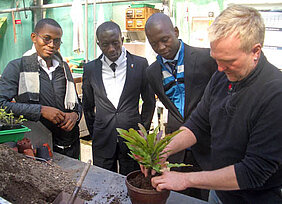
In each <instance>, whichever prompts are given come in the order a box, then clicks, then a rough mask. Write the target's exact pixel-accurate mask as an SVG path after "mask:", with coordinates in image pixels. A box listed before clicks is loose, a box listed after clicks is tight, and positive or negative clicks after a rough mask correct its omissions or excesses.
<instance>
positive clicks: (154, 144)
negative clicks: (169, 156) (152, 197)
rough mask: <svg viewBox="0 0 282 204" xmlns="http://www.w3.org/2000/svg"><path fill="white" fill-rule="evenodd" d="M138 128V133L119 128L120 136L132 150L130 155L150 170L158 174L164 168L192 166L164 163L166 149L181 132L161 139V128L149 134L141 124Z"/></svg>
mask: <svg viewBox="0 0 282 204" xmlns="http://www.w3.org/2000/svg"><path fill="white" fill-rule="evenodd" d="M138 126H139V129H140V130H138V131H136V130H134V129H133V128H130V129H129V130H128V131H127V130H123V129H121V128H117V131H118V133H119V135H120V136H121V137H122V138H124V139H125V140H126V142H125V144H126V145H127V147H128V148H129V150H130V153H129V154H128V155H129V156H130V157H131V158H133V159H134V160H136V161H137V162H138V163H139V164H141V165H143V166H145V167H146V168H148V169H154V170H155V171H156V172H158V173H161V172H162V169H164V168H171V167H182V166H191V165H186V164H183V163H182V164H170V163H168V162H165V163H163V159H164V157H163V155H164V154H166V153H167V152H166V151H164V149H165V147H166V146H167V145H168V144H169V143H170V142H171V139H172V138H173V137H174V136H175V135H177V134H178V133H180V132H181V130H177V131H175V132H173V133H171V134H169V135H165V136H164V137H161V136H162V131H158V130H159V127H156V128H155V130H154V131H153V132H152V133H150V134H147V131H146V129H145V128H144V127H143V126H142V125H141V124H138Z"/></svg>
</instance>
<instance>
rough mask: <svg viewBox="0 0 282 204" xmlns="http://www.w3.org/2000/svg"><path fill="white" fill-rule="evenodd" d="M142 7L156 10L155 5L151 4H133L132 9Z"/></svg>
mask: <svg viewBox="0 0 282 204" xmlns="http://www.w3.org/2000/svg"><path fill="white" fill-rule="evenodd" d="M142 7H150V8H155V5H151V4H131V8H142Z"/></svg>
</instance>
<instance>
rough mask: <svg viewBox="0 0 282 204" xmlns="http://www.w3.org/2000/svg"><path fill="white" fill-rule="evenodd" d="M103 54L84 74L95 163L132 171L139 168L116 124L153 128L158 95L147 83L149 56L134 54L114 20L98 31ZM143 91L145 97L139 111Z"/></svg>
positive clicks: (84, 96)
mask: <svg viewBox="0 0 282 204" xmlns="http://www.w3.org/2000/svg"><path fill="white" fill-rule="evenodd" d="M96 35H97V39H98V42H97V44H98V45H99V47H100V49H101V50H102V53H103V54H102V55H101V56H100V57H99V58H97V59H96V60H94V61H91V62H89V63H87V64H86V65H85V67H84V74H83V87H82V90H83V100H82V101H83V102H82V103H83V108H84V113H85V119H86V123H87V127H88V130H89V132H90V134H91V135H92V139H93V141H92V148H93V160H94V164H95V165H97V166H100V167H102V168H105V169H108V170H111V171H114V172H117V171H118V169H117V161H118V162H119V173H121V174H124V175H126V174H128V173H129V172H131V171H133V170H137V169H139V165H138V164H137V162H136V161H134V160H133V159H131V158H130V157H129V156H128V155H127V153H128V152H129V150H128V148H127V147H126V145H125V144H124V142H123V139H122V138H121V137H119V136H118V133H117V131H116V128H123V129H129V128H134V129H138V125H137V124H138V123H142V124H143V125H144V126H145V128H146V129H147V130H149V128H150V124H151V120H152V117H153V113H154V109H155V97H154V93H153V91H152V89H151V88H150V86H149V84H148V83H147V79H146V73H145V69H146V68H147V67H148V62H147V60H146V59H145V58H142V57H139V56H136V55H132V54H130V53H129V52H128V51H126V49H125V48H124V47H123V46H122V45H123V37H122V35H121V30H120V27H119V26H118V25H117V24H116V23H114V22H110V21H109V22H105V23H103V24H101V25H100V26H99V27H98V28H97V31H96ZM140 95H141V97H142V100H143V105H142V112H141V114H140V113H139V99H140Z"/></svg>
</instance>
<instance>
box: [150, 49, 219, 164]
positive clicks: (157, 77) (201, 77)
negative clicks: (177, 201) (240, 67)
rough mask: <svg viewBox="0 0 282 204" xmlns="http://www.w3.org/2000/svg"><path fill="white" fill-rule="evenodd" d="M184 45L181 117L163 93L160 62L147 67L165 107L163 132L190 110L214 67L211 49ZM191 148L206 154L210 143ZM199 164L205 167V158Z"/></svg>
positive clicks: (188, 114) (172, 126) (176, 127)
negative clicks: (166, 118)
mask: <svg viewBox="0 0 282 204" xmlns="http://www.w3.org/2000/svg"><path fill="white" fill-rule="evenodd" d="M184 46H185V47H184V83H185V107H184V118H183V117H182V115H181V114H180V113H179V111H178V109H177V108H176V106H175V105H174V104H173V102H172V101H171V100H170V99H169V98H168V96H167V95H166V94H165V92H164V87H163V80H162V79H163V77H162V68H161V65H160V63H159V62H158V61H155V62H154V63H153V64H151V65H150V66H149V67H148V69H147V78H148V81H149V83H150V85H151V87H152V89H153V90H154V92H155V94H156V95H157V96H158V98H159V99H160V101H161V102H162V103H163V105H164V106H165V107H166V108H167V109H168V124H167V126H166V133H171V132H173V131H175V130H177V129H178V128H179V127H180V126H181V125H182V124H183V123H184V122H185V121H186V120H187V119H188V117H189V116H190V114H191V113H192V111H193V110H194V109H195V108H196V106H197V104H198V102H199V101H200V100H201V97H202V95H203V93H204V90H205V88H206V86H207V84H208V82H209V80H210V78H211V76H212V75H213V73H214V72H215V71H216V70H217V64H216V62H215V60H214V59H212V58H211V57H210V49H207V48H196V47H191V46H189V45H186V44H184ZM193 148H194V151H200V152H201V153H204V154H207V153H208V152H209V151H208V149H209V143H207V144H206V147H205V148H201V149H198V147H197V146H194V147H193ZM195 156H196V155H195ZM196 158H197V156H196ZM176 162H179V161H176ZM180 162H182V161H180ZM202 166H203V167H205V166H206V161H203V162H202Z"/></svg>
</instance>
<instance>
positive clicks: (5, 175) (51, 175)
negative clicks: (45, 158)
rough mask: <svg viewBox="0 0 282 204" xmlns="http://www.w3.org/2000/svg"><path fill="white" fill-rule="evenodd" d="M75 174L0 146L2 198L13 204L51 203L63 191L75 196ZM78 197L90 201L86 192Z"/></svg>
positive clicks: (82, 192) (81, 192) (89, 196)
mask: <svg viewBox="0 0 282 204" xmlns="http://www.w3.org/2000/svg"><path fill="white" fill-rule="evenodd" d="M72 178H73V177H72V175H70V174H69V173H68V172H65V171H63V170H62V169H61V168H60V167H59V166H57V165H56V164H54V163H52V164H51V165H50V164H47V163H44V162H40V161H36V160H33V159H30V158H27V157H26V156H24V155H22V154H19V153H17V152H15V151H13V150H12V149H11V148H9V147H7V146H6V145H3V144H0V197H3V198H4V199H6V200H8V201H10V202H12V203H14V204H17V203H19V204H22V203H51V202H52V201H54V199H55V198H56V197H57V195H58V194H59V193H60V192H61V191H65V192H68V193H70V194H71V193H72V192H73V190H74V188H75V184H76V182H75V181H74V180H73V179H72ZM78 196H79V197H81V198H82V199H84V200H91V198H92V197H93V195H91V194H90V193H89V192H88V191H86V190H81V191H80V192H79V195H78Z"/></svg>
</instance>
